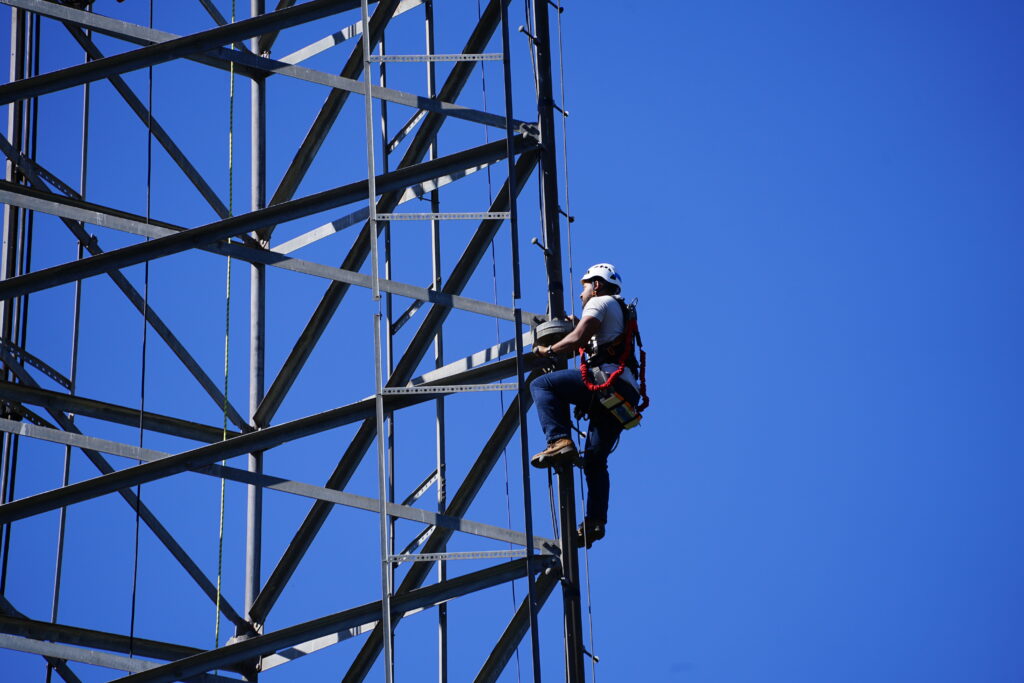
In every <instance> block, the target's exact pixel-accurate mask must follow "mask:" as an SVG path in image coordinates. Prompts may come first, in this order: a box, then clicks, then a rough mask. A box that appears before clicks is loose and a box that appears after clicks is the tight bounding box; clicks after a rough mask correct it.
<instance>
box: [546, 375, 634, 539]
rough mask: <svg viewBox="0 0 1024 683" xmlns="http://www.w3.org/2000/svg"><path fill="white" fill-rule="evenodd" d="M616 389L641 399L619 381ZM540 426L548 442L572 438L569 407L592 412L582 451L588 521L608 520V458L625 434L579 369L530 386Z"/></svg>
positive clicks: (630, 399)
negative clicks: (582, 408)
mask: <svg viewBox="0 0 1024 683" xmlns="http://www.w3.org/2000/svg"><path fill="white" fill-rule="evenodd" d="M615 388H616V390H617V391H618V392H619V393H620V394H622V395H623V397H625V398H626V399H627V400H629V401H631V402H632V403H633V405H636V403H637V401H638V400H639V396H638V395H637V392H636V390H635V389H633V387H631V386H630V385H629V384H627V383H625V382H622V381H619V382H616V383H615ZM530 393H531V394H532V395H533V402H534V404H536V406H537V416H538V417H539V418H540V427H541V429H542V430H544V436H545V437H547V441H548V443H551V442H552V441H554V440H556V439H561V438H563V437H564V438H571V435H572V430H571V429H570V425H571V424H572V423H571V422H570V415H569V405H570V404H572V405H577V406H583V407H584V408H586V409H589V411H590V427H589V429H587V441H586V445H585V446H584V449H583V473H584V474H585V475H586V477H587V491H588V493H587V519H590V520H592V521H595V522H602V523H604V522H607V521H608V491H609V488H610V482H609V479H608V455H609V454H610V453H611V452H612V448H614V447H615V442H616V441H617V440H618V438H619V434H620V433H621V432H622V424H621V423H620V422H619V421H618V420H616V419H615V417H613V416H612V415H610V414H609V413H608V412H607V411H605V410H604V408H602V407H601V404H600V402H599V401H598V399H597V395H596V394H595V393H594V392H592V391H590V390H589V389H587V386H586V385H585V384H584V383H583V378H582V377H581V376H580V371H579V370H574V369H568V370H557V371H555V372H549V373H547V374H545V375H541V376H540V377H538V378H537V379H535V380H534V381H533V383H531V384H530Z"/></svg>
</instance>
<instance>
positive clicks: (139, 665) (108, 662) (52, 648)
mask: <svg viewBox="0 0 1024 683" xmlns="http://www.w3.org/2000/svg"><path fill="white" fill-rule="evenodd" d="M0 648H4V649H7V650H16V651H18V652H30V653H32V654H37V655H43V656H44V657H52V658H56V659H63V660H65V661H70V662H81V663H83V664H92V665H93V666H102V667H104V668H107V669H117V670H119V671H129V672H132V673H134V672H138V671H145V670H147V669H153V668H156V667H157V666H160V665H159V664H158V663H156V662H150V661H147V660H145V659H132V658H129V657H125V656H123V655H112V654H110V653H109V652H102V651H100V650H88V649H85V648H81V647H74V646H72V645H61V644H59V643H48V642H45V641H42V640H35V639H33V638H25V637H22V636H12V635H8V634H6V633H0Z"/></svg>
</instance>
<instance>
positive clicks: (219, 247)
mask: <svg viewBox="0 0 1024 683" xmlns="http://www.w3.org/2000/svg"><path fill="white" fill-rule="evenodd" d="M11 188H19V189H11ZM0 202H3V203H6V204H9V205H12V206H20V207H23V208H30V209H32V210H35V211H42V212H44V213H49V214H52V215H57V216H60V217H62V218H66V219H69V220H78V221H82V220H90V222H93V223H94V224H97V225H100V226H103V227H110V228H114V229H120V230H124V231H126V232H131V233H134V234H144V235H146V236H148V237H151V238H155V239H159V238H163V237H170V236H175V235H180V234H182V233H183V231H184V229H183V228H179V227H177V226H171V225H169V224H166V223H163V224H156V223H146V222H145V220H144V219H143V218H142V217H141V216H129V215H127V214H124V213H122V214H121V215H114V214H112V213H107V211H113V210H112V209H107V208H106V207H100V206H98V205H95V204H90V203H88V202H83V201H78V200H72V199H68V198H65V197H61V196H59V195H55V194H51V195H49V196H46V194H45V193H33V192H31V191H26V190H24V189H21V186H17V185H13V184H11V183H7V182H6V181H2V180H0ZM150 244H151V242H150ZM198 248H200V249H203V250H206V251H211V252H214V253H218V254H223V255H225V256H233V257H236V258H239V259H242V260H245V261H248V262H250V263H262V264H264V265H268V266H273V267H274V268H281V269H284V270H290V271H292V272H296V273H302V274H305V275H313V276H315V277H320V278H323V279H326V280H332V281H335V282H342V283H345V284H348V285H356V286H358V287H365V288H370V287H371V286H372V281H371V278H370V276H368V275H363V274H362V273H357V272H353V271H350V270H345V269H343V268H334V267H332V266H325V265H322V264H319V263H313V262H312V261H305V260H302V259H296V258H292V257H290V256H285V255H283V254H278V253H275V252H272V251H268V250H265V249H256V248H253V247H249V246H245V245H242V244H236V243H233V242H227V243H225V242H213V243H210V244H206V245H201V246H200V247H198ZM71 263H72V264H74V263H81V261H73V262H71ZM58 268H59V266H58ZM379 286H380V289H381V290H383V291H385V292H390V293H391V294H397V295H399V296H404V297H408V298H410V299H418V300H421V301H429V302H430V303H434V304H438V305H441V306H449V307H452V308H458V309H461V310H465V311H470V312H473V313H479V314H481V315H487V316H491V317H494V318H500V319H502V320H514V319H515V315H514V310H513V309H511V308H508V307H505V306H497V305H495V304H492V303H490V302H488V301H480V300H477V299H470V298H467V297H462V296H458V295H451V294H447V293H445V292H436V291H434V290H433V289H431V288H429V287H417V286H415V285H409V284H406V283H403V282H396V281H394V280H380V282H379ZM2 287H3V283H0V289H2ZM532 315H537V314H532Z"/></svg>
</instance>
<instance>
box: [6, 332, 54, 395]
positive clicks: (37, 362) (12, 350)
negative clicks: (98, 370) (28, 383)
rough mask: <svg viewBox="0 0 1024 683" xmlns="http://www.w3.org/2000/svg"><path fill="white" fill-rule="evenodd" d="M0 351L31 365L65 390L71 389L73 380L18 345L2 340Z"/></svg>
mask: <svg viewBox="0 0 1024 683" xmlns="http://www.w3.org/2000/svg"><path fill="white" fill-rule="evenodd" d="M0 349H3V350H4V351H6V352H7V353H9V354H11V356H13V357H14V358H15V360H17V361H19V362H21V363H22V364H23V365H31V366H32V367H34V368H35V369H36V370H38V371H39V372H41V373H43V374H44V375H46V376H47V377H49V378H50V379H52V380H53V381H54V382H56V383H57V384H59V385H61V386H62V387H64V388H65V389H70V388H71V380H69V379H68V378H67V377H65V376H64V375H62V374H60V373H59V372H57V371H56V370H55V369H53V368H52V367H51V366H50V365H49V364H48V363H46V361H44V360H42V359H41V358H38V357H36V356H33V355H32V354H31V353H29V352H28V351H26V350H25V349H23V348H21V347H20V346H18V345H17V344H13V343H11V342H9V341H7V340H6V339H0Z"/></svg>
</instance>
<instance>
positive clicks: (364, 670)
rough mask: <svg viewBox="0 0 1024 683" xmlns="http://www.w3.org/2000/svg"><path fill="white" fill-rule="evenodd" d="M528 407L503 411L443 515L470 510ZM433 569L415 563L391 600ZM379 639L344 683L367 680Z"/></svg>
mask: <svg viewBox="0 0 1024 683" xmlns="http://www.w3.org/2000/svg"><path fill="white" fill-rule="evenodd" d="M524 360H525V359H524ZM534 376H535V375H531V376H530V381H532V380H533V379H534ZM521 400H522V401H524V403H523V405H522V410H520V405H519V402H520V401H521ZM531 403H532V397H531V396H530V394H529V392H524V393H523V394H520V395H519V396H518V397H517V398H516V400H515V401H513V402H512V403H511V405H510V406H509V407H508V409H507V410H506V411H505V414H504V415H503V416H502V418H501V421H500V422H498V426H497V427H496V428H495V429H494V432H493V433H492V434H491V437H490V438H489V439H488V440H487V443H486V444H485V445H484V447H483V448H482V449H481V451H480V457H478V458H477V459H476V462H474V463H473V467H472V468H470V470H469V472H468V473H467V474H466V478H465V479H464V480H463V481H462V484H461V485H460V486H459V488H458V490H457V491H456V492H455V495H454V496H452V498H451V502H450V503H449V504H448V508H447V509H446V510H445V513H446V514H449V515H452V516H455V517H460V516H462V515H463V514H465V512H466V511H467V510H468V509H469V506H470V504H471V503H472V502H473V500H475V499H476V496H477V494H478V493H479V492H480V489H481V487H482V486H483V483H484V481H485V480H486V479H487V476H488V475H489V474H490V472H491V470H492V469H493V468H494V466H495V464H497V462H498V458H499V457H501V452H502V451H503V450H504V449H505V447H506V446H507V445H508V443H509V441H510V440H511V439H512V436H513V435H514V434H515V432H516V430H517V429H518V428H519V427H520V423H519V416H520V415H525V414H526V411H527V409H528V408H529V407H530V404H531ZM450 538H451V532H450V531H448V530H447V529H437V530H435V532H434V533H432V534H431V535H430V538H429V539H428V540H427V542H426V543H425V544H424V546H423V549H422V550H421V551H420V552H421V553H422V554H432V553H436V552H440V551H441V549H442V548H444V547H445V545H446V544H447V542H448V539H450ZM432 566H433V563H432V562H417V563H415V564H414V565H413V566H412V567H411V568H410V569H409V571H408V573H406V575H405V578H404V579H403V580H402V583H401V584H400V585H399V586H398V589H397V590H396V591H395V597H394V598H393V599H394V600H398V599H400V598H401V596H402V595H404V594H406V593H408V592H409V591H414V590H416V589H418V588H419V586H421V585H423V582H424V581H426V579H427V577H428V576H429V574H430V569H431V567H432ZM394 621H395V623H396V624H397V622H398V621H399V618H396V619H395V620H394ZM381 636H382V633H381V629H380V627H379V626H378V627H377V628H375V629H374V630H373V632H372V633H371V634H370V636H369V637H368V638H367V640H366V642H365V643H364V644H363V647H362V649H360V650H359V654H357V655H356V658H355V659H354V660H353V662H352V665H351V666H350V667H349V670H348V672H347V673H346V674H345V677H344V679H343V681H344V682H345V683H351V682H354V681H362V680H363V679H364V678H366V676H367V674H368V673H369V671H370V668H372V666H373V663H374V662H375V661H376V660H377V656H378V655H379V654H380V650H381V647H382V645H383V639H382V637H381Z"/></svg>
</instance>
